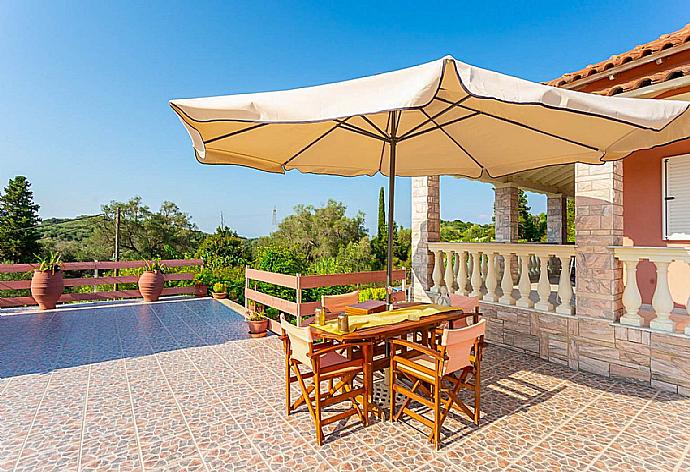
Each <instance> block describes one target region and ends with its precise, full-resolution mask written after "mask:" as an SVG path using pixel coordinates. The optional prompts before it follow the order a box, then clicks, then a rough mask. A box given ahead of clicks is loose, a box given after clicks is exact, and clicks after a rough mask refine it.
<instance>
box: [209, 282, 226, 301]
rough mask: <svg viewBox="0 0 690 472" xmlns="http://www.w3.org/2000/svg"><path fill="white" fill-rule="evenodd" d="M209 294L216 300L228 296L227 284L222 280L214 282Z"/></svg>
mask: <svg viewBox="0 0 690 472" xmlns="http://www.w3.org/2000/svg"><path fill="white" fill-rule="evenodd" d="M211 295H212V296H213V298H215V299H216V300H220V299H223V298H228V286H227V285H225V284H224V283H223V282H216V283H215V284H213V291H212V292H211Z"/></svg>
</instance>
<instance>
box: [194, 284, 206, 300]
mask: <svg viewBox="0 0 690 472" xmlns="http://www.w3.org/2000/svg"><path fill="white" fill-rule="evenodd" d="M194 296H195V297H196V298H203V297H208V285H201V284H197V285H195V286H194Z"/></svg>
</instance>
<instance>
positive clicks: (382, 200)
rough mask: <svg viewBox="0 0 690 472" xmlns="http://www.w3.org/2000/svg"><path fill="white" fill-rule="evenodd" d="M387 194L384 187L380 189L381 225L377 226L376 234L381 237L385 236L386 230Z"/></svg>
mask: <svg viewBox="0 0 690 472" xmlns="http://www.w3.org/2000/svg"><path fill="white" fill-rule="evenodd" d="M385 199H386V198H385V194H384V191H383V187H381V190H379V225H378V228H377V233H376V235H377V236H378V237H379V238H383V237H385V234H384V233H385V232H386V206H385Z"/></svg>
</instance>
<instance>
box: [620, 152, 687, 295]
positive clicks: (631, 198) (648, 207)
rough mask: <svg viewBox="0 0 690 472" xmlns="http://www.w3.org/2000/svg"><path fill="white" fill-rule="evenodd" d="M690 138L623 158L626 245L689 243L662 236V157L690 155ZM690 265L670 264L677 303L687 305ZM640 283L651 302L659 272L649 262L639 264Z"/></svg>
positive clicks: (653, 245) (641, 288) (671, 287)
mask: <svg viewBox="0 0 690 472" xmlns="http://www.w3.org/2000/svg"><path fill="white" fill-rule="evenodd" d="M689 153H690V140H685V141H681V142H678V143H675V144H673V145H671V146H664V147H660V148H657V149H651V150H647V151H640V152H637V153H635V154H634V155H632V156H630V157H628V158H626V159H625V160H623V169H624V171H623V233H624V242H623V244H624V245H625V246H651V247H666V246H668V247H671V246H688V245H690V241H679V240H674V241H666V240H665V239H664V235H663V223H662V221H663V220H662V212H663V200H662V199H663V195H662V191H663V189H662V166H663V162H662V160H663V159H664V158H665V157H669V156H674V155H679V154H689ZM688 280H690V268H689V267H688V265H687V264H682V263H676V262H674V263H672V264H671V265H670V266H669V287H670V289H671V295H672V297H673V301H674V302H675V303H676V305H683V306H684V305H685V303H686V301H687V299H688V295H690V284H689V283H688ZM637 284H638V287H639V289H640V294H641V295H642V303H646V304H650V303H651V302H652V296H653V295H654V289H655V287H656V271H655V269H654V265H653V264H652V263H651V262H648V261H641V262H640V263H639V265H638V266H637Z"/></svg>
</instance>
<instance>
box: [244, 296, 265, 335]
mask: <svg viewBox="0 0 690 472" xmlns="http://www.w3.org/2000/svg"><path fill="white" fill-rule="evenodd" d="M247 326H249V336H251V337H252V338H263V337H264V336H266V334H267V333H268V318H266V315H265V314H264V313H263V312H261V311H258V310H256V308H255V305H253V304H252V306H251V308H250V310H249V313H248V314H247Z"/></svg>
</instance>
